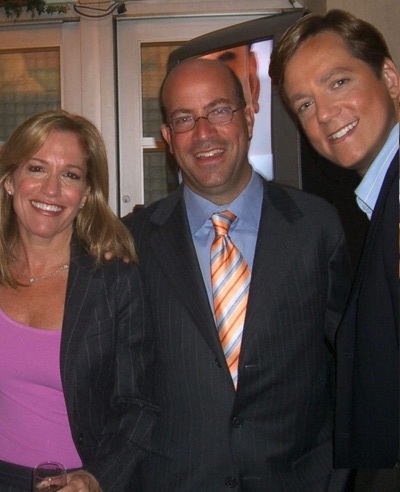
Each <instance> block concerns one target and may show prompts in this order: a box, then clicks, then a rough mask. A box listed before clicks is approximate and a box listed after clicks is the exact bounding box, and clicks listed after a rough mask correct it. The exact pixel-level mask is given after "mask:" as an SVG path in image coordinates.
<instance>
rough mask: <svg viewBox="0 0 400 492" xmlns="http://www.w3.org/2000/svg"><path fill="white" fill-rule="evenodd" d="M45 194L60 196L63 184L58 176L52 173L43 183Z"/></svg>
mask: <svg viewBox="0 0 400 492" xmlns="http://www.w3.org/2000/svg"><path fill="white" fill-rule="evenodd" d="M42 190H43V193H45V194H46V195H50V196H57V195H59V194H60V190H61V183H60V180H59V179H58V176H57V175H55V174H52V173H50V174H49V175H48V176H47V177H46V178H45V180H44V181H43V186H42Z"/></svg>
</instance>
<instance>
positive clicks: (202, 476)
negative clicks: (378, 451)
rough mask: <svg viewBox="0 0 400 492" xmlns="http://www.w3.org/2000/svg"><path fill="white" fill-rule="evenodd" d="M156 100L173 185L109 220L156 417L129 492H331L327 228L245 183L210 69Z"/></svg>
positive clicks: (302, 201)
mask: <svg viewBox="0 0 400 492" xmlns="http://www.w3.org/2000/svg"><path fill="white" fill-rule="evenodd" d="M161 102H162V109H163V115H164V121H165V124H164V125H163V127H162V134H163V136H164V138H165V140H166V141H167V143H168V145H169V148H170V151H171V152H172V153H173V155H174V157H175V158H176V161H177V162H178V165H179V167H180V170H181V172H182V178H183V183H182V184H181V186H180V188H179V189H178V190H176V191H175V192H173V193H172V194H171V195H170V196H168V197H167V198H165V199H163V200H161V201H159V202H157V203H154V204H152V205H150V206H149V207H147V208H145V209H144V210H143V211H141V212H139V213H137V214H134V215H132V216H130V217H129V218H127V219H126V220H125V222H126V224H127V225H128V227H129V228H130V230H131V231H132V234H133V237H134V239H135V243H136V246H137V250H138V254H139V261H140V265H141V268H142V272H143V276H144V281H145V285H146V291H147V292H146V293H147V295H148V298H149V301H150V306H151V311H152V317H153V323H154V332H155V337H156V379H155V383H154V390H155V395H154V398H155V401H156V402H157V404H159V406H160V408H161V413H160V420H159V425H158V427H157V429H156V431H155V436H154V441H153V450H152V454H151V455H150V456H149V458H148V459H147V460H146V462H145V463H144V466H143V470H142V483H141V490H144V491H149V492H157V491H160V492H161V491H162V492H165V491H174V492H188V491H191V492H205V491H207V492H218V491H224V490H228V489H234V490H236V491H251V492H261V491H262V492H265V491H272V492H276V491H280V492H283V491H290V492H293V491H303V492H308V491H309V492H325V491H332V492H333V491H335V492H339V491H342V492H343V491H344V490H345V484H346V481H347V472H346V471H345V470H338V471H333V470H332V418H333V407H332V401H333V400H332V398H333V395H332V384H333V377H332V375H333V372H332V371H333V353H332V346H333V340H334V336H335V331H336V327H337V324H338V322H339V319H340V315H341V312H342V310H343V307H344V302H345V298H346V294H347V292H348V283H349V282H348V273H349V271H348V262H347V257H346V254H345V243H344V237H343V232H342V229H341V226H340V222H339V218H338V216H337V214H336V212H335V210H334V209H333V208H332V207H331V206H330V205H329V204H327V203H326V202H324V201H323V200H322V199H320V198H318V197H312V196H309V195H306V194H305V193H303V192H301V191H298V190H294V189H289V188H283V187H280V186H278V185H276V184H274V183H268V182H266V181H265V180H264V179H263V178H262V177H261V176H260V175H259V174H257V173H256V172H255V171H253V169H252V168H251V166H250V164H249V161H248V157H247V152H248V146H249V140H250V138H251V136H252V131H253V122H254V112H253V109H252V107H251V106H250V105H246V102H245V99H244V95H243V90H242V87H241V84H240V81H239V80H238V79H237V78H236V76H235V75H234V73H233V72H232V71H231V70H230V69H229V68H228V67H227V66H226V65H224V64H223V63H222V62H221V61H216V60H204V59H203V60H201V59H197V60H188V61H185V62H183V63H181V64H179V65H177V66H176V67H175V68H173V69H172V70H171V72H170V73H169V74H168V75H167V77H166V79H165V81H164V83H163V86H162V90H161Z"/></svg>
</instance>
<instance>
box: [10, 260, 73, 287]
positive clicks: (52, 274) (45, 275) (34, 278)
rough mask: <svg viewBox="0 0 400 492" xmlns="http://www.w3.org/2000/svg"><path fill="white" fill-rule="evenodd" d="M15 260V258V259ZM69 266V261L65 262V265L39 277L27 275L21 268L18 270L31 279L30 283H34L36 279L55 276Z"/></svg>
mask: <svg viewBox="0 0 400 492" xmlns="http://www.w3.org/2000/svg"><path fill="white" fill-rule="evenodd" d="M13 261H14V262H15V260H13ZM68 268H69V263H64V264H63V265H60V266H59V267H58V268H57V270H55V271H54V272H50V273H45V274H44V275H38V276H37V277H29V275H26V274H25V273H22V272H21V270H19V269H18V268H17V270H18V272H19V273H20V274H21V275H23V276H24V277H25V278H27V279H28V280H29V283H30V284H33V282H36V280H43V279H45V278H49V277H54V275H57V273H58V272H62V271H63V270H68Z"/></svg>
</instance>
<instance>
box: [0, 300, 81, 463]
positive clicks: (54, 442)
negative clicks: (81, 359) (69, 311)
mask: <svg viewBox="0 0 400 492" xmlns="http://www.w3.org/2000/svg"><path fill="white" fill-rule="evenodd" d="M60 343H61V330H55V331H51V330H41V329H38V328H32V327H30V326H26V325H23V324H21V323H17V322H16V321H14V320H12V319H11V318H9V317H8V316H7V315H6V314H5V313H4V311H3V310H2V309H0V460H3V461H8V462H9V463H15V464H18V465H23V466H29V467H33V466H35V465H36V464H37V463H40V462H42V461H47V460H54V461H58V462H61V463H63V464H64V465H65V466H66V467H67V468H79V467H81V466H82V462H81V460H80V458H79V455H78V453H77V450H76V448H75V444H74V442H73V440H72V435H71V430H70V426H69V422H68V417H67V409H66V405H65V399H64V393H63V390H62V385H61V375H60Z"/></svg>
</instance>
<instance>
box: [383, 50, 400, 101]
mask: <svg viewBox="0 0 400 492" xmlns="http://www.w3.org/2000/svg"><path fill="white" fill-rule="evenodd" d="M382 77H383V80H384V81H385V84H386V87H387V88H388V91H389V94H390V97H391V98H392V99H394V100H395V101H397V100H398V97H399V96H400V75H399V72H398V71H397V68H396V65H395V64H394V63H393V61H392V60H391V59H390V58H385V62H384V64H383V68H382Z"/></svg>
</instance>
